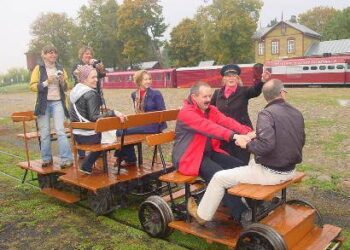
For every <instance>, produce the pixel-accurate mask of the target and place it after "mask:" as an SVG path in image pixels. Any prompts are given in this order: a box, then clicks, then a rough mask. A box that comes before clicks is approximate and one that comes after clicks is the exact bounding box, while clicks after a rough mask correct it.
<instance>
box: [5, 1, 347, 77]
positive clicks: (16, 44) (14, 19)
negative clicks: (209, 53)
mask: <svg viewBox="0 0 350 250" xmlns="http://www.w3.org/2000/svg"><path fill="white" fill-rule="evenodd" d="M88 2H89V1H88V0H59V1H58V0H56V1H55V0H32V1H28V0H1V1H0V9H1V10H2V12H1V15H0V23H1V25H0V34H1V42H0V43H1V46H0V73H4V72H6V71H7V70H8V69H9V68H12V67H26V60H25V55H24V53H25V52H26V51H27V50H28V44H29V41H30V37H31V36H30V25H31V23H33V21H34V20H35V19H36V18H37V17H38V16H39V14H40V13H47V12H66V13H67V14H68V15H69V16H70V17H73V18H75V17H76V14H77V11H78V10H79V8H80V7H81V6H82V5H83V4H87V3H88ZM118 2H119V3H121V0H118ZM205 2H208V3H210V2H211V0H207V1H204V0H161V4H162V5H163V14H164V18H165V22H166V23H167V24H169V28H168V31H167V34H169V32H170V30H171V28H172V27H174V26H175V25H177V24H178V23H179V22H180V21H181V20H182V19H183V18H185V17H193V15H194V14H195V12H196V10H197V8H198V6H200V5H203V4H206V3H205ZM263 2H264V6H263V9H262V11H261V13H260V23H261V25H262V27H265V26H266V25H267V24H268V23H269V22H270V20H272V19H274V18H275V17H277V19H278V20H280V18H281V13H282V12H283V15H284V19H289V17H290V16H291V15H298V14H300V13H302V12H305V11H306V10H308V9H311V8H313V7H315V6H333V7H335V8H337V9H343V8H346V7H349V6H350V0H335V1H330V0H283V1H282V0H263Z"/></svg>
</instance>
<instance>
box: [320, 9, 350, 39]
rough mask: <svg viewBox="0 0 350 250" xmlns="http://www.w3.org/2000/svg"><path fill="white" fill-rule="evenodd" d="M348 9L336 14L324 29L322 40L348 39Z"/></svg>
mask: <svg viewBox="0 0 350 250" xmlns="http://www.w3.org/2000/svg"><path fill="white" fill-rule="evenodd" d="M349 27H350V7H348V8H346V9H343V10H342V11H339V12H337V13H336V14H335V15H334V17H333V18H332V19H330V20H329V22H328V23H327V25H326V27H325V28H324V32H323V36H324V40H338V39H349V38H350V29H349Z"/></svg>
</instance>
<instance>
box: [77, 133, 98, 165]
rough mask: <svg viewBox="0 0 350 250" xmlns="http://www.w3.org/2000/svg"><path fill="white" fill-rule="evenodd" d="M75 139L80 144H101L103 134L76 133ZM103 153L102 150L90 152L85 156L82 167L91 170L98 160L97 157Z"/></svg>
mask: <svg viewBox="0 0 350 250" xmlns="http://www.w3.org/2000/svg"><path fill="white" fill-rule="evenodd" d="M74 139H75V140H76V142H77V143H78V144H91V145H92V144H99V143H101V134H95V135H88V136H84V135H74ZM100 155H101V151H98V152H90V153H89V154H88V156H87V157H85V159H84V161H83V164H82V166H81V168H82V169H83V170H84V171H88V172H91V171H92V166H93V165H94V163H95V162H96V160H97V158H98V157H99V156H100Z"/></svg>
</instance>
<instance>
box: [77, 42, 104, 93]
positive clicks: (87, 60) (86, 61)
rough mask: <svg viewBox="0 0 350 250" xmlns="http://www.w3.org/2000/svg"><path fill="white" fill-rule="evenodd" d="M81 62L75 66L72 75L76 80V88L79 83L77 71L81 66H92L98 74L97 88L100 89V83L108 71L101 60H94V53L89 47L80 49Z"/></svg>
mask: <svg viewBox="0 0 350 250" xmlns="http://www.w3.org/2000/svg"><path fill="white" fill-rule="evenodd" d="M78 55H79V62H78V63H77V64H75V65H74V66H73V69H72V75H73V78H74V86H75V85H76V84H78V83H79V79H78V77H77V76H76V75H75V74H74V72H75V70H76V69H77V68H78V66H79V65H92V66H93V67H94V68H95V69H96V72H97V80H98V82H97V87H100V85H99V84H100V81H101V79H102V78H103V77H105V76H106V70H105V68H104V65H103V63H102V62H101V60H97V59H94V51H93V49H92V48H91V47H89V46H83V47H81V48H80V49H79V52H78Z"/></svg>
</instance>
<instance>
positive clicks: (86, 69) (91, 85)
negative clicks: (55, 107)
mask: <svg viewBox="0 0 350 250" xmlns="http://www.w3.org/2000/svg"><path fill="white" fill-rule="evenodd" d="M75 74H76V76H77V77H78V79H79V83H78V84H76V85H75V87H74V88H73V89H72V91H71V93H70V108H69V115H70V120H71V121H72V122H95V121H96V120H97V119H99V118H101V117H108V116H118V117H120V118H121V119H122V120H123V119H124V115H123V114H122V113H120V112H118V111H113V110H107V111H106V112H104V113H101V109H100V108H101V98H100V95H99V93H98V92H97V91H96V85H97V72H96V70H95V69H94V68H93V67H92V66H90V65H83V66H80V67H78V68H77V70H76V72H75ZM73 135H74V138H75V140H76V141H77V143H78V144H98V143H101V134H100V133H96V132H95V131H94V130H86V129H74V130H73ZM100 154H101V152H91V153H90V154H89V155H88V156H87V157H86V158H85V160H84V162H83V164H82V167H81V171H82V172H84V173H86V174H91V172H92V166H93V164H94V163H95V161H96V160H97V158H98V157H99V155H100Z"/></svg>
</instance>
